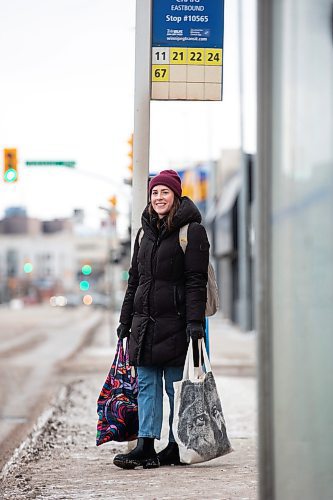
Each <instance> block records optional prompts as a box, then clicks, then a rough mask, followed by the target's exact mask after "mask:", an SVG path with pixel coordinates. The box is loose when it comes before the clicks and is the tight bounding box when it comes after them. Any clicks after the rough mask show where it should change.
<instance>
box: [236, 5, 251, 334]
mask: <svg viewBox="0 0 333 500" xmlns="http://www.w3.org/2000/svg"><path fill="white" fill-rule="evenodd" d="M242 2H243V0H238V44H239V46H238V59H239V128H240V174H241V180H242V181H241V189H240V193H239V205H238V265H239V273H238V283H239V287H238V289H239V304H238V321H239V325H240V327H241V329H242V330H243V331H247V330H248V329H249V328H250V323H251V322H250V293H251V291H250V266H249V234H248V230H249V174H248V165H247V163H246V159H245V154H244V116H243V113H244V96H243V83H244V79H243V9H242Z"/></svg>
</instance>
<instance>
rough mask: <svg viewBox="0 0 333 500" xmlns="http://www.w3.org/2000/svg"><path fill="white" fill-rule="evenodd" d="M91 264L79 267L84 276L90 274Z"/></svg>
mask: <svg viewBox="0 0 333 500" xmlns="http://www.w3.org/2000/svg"><path fill="white" fill-rule="evenodd" d="M91 271H92V269H91V265H90V264H84V265H83V266H82V267H81V273H82V274H84V275H85V276H89V274H91Z"/></svg>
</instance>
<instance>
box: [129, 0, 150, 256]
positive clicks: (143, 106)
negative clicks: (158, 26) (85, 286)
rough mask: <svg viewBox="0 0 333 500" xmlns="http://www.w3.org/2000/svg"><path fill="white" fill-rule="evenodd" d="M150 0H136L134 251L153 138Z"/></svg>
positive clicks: (145, 191)
mask: <svg viewBox="0 0 333 500" xmlns="http://www.w3.org/2000/svg"><path fill="white" fill-rule="evenodd" d="M151 10H152V9H151V0H137V1H136V28H135V91H134V135H133V201H132V225H131V227H132V231H131V244H132V252H133V246H134V241H135V236H136V234H137V232H138V230H139V228H140V227H141V214H142V211H143V209H144V207H145V206H146V204H147V179H148V175H149V139H150V53H151Z"/></svg>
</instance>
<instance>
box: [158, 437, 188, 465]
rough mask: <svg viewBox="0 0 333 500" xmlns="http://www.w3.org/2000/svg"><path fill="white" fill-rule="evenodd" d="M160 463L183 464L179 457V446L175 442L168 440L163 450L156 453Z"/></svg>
mask: <svg viewBox="0 0 333 500" xmlns="http://www.w3.org/2000/svg"><path fill="white" fill-rule="evenodd" d="M157 457H158V461H159V462H160V465H184V464H182V462H181V461H180V458H179V448H178V444H177V443H172V442H170V443H169V444H168V446H167V447H166V448H164V450H162V451H160V452H159V453H158V454H157Z"/></svg>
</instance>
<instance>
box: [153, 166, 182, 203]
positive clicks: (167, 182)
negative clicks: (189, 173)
mask: <svg viewBox="0 0 333 500" xmlns="http://www.w3.org/2000/svg"><path fill="white" fill-rule="evenodd" d="M159 185H162V186H167V187H168V188H170V189H172V191H173V192H174V193H175V194H176V195H177V196H179V197H180V196H181V195H182V181H181V180H180V177H179V175H178V174H177V172H175V171H174V170H162V171H161V172H160V173H159V174H158V175H155V177H153V178H152V180H151V181H150V183H149V194H150V193H151V190H152V189H153V187H155V186H159Z"/></svg>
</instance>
